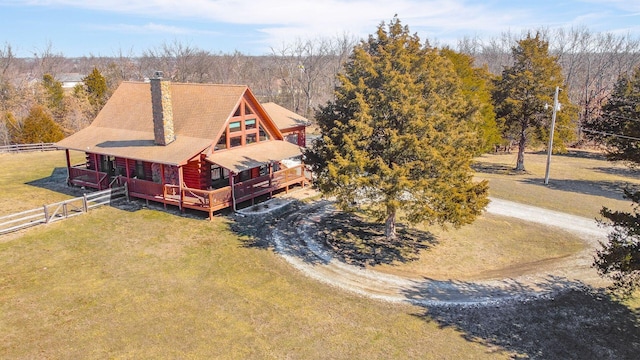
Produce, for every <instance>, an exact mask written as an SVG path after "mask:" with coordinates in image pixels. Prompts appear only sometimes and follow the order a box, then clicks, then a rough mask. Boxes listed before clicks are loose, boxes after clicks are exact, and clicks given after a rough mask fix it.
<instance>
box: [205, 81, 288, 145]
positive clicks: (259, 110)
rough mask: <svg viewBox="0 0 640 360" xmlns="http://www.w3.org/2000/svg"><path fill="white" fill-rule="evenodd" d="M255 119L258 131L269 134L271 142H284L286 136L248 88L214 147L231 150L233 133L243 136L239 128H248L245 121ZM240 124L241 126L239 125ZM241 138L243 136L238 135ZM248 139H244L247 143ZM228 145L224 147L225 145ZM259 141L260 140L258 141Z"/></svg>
mask: <svg viewBox="0 0 640 360" xmlns="http://www.w3.org/2000/svg"><path fill="white" fill-rule="evenodd" d="M251 119H255V120H256V123H255V126H256V127H255V128H254V129H256V131H258V130H264V131H265V132H266V133H267V134H268V138H269V140H283V139H284V136H283V135H282V133H281V132H280V130H279V129H278V127H277V126H276V124H275V122H274V121H273V119H271V117H270V116H269V114H268V113H267V112H266V111H265V109H264V108H263V107H262V105H260V103H259V102H258V100H257V99H256V97H255V96H254V95H253V93H252V92H251V90H250V89H249V88H246V90H245V91H244V94H243V95H242V96H241V97H240V98H239V99H238V101H237V103H236V106H235V107H234V108H233V109H232V110H231V112H230V113H229V116H228V118H227V120H226V121H225V123H224V125H223V126H222V127H220V129H219V130H218V134H217V136H216V140H215V141H214V145H215V144H218V145H215V146H216V147H219V148H220V149H225V148H231V147H233V146H232V145H231V138H235V137H237V136H234V135H233V133H234V132H235V130H237V131H238V133H239V134H241V133H242V132H241V130H238V126H241V127H242V128H243V129H244V127H243V126H248V125H247V124H244V122H245V121H247V120H251ZM238 123H240V125H238ZM238 136H241V135H238ZM245 140H247V139H243V141H245ZM225 141H226V144H227V145H223V144H225ZM258 141H259V140H258Z"/></svg>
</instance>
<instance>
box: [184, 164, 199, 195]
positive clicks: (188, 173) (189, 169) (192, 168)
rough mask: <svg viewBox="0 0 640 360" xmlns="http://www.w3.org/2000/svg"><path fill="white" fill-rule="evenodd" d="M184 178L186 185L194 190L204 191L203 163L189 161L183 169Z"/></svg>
mask: <svg viewBox="0 0 640 360" xmlns="http://www.w3.org/2000/svg"><path fill="white" fill-rule="evenodd" d="M182 178H183V181H184V183H185V185H186V186H187V187H189V188H193V189H202V188H203V184H202V163H201V162H200V161H197V160H196V161H189V162H188V163H187V164H186V165H184V166H183V167H182Z"/></svg>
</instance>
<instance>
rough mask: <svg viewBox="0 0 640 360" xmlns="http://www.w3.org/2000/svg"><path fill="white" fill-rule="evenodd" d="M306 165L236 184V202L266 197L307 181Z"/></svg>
mask: <svg viewBox="0 0 640 360" xmlns="http://www.w3.org/2000/svg"><path fill="white" fill-rule="evenodd" d="M305 179H306V178H305V177H304V165H298V166H295V167H292V168H288V169H283V170H279V171H276V172H274V173H273V174H272V175H271V176H269V175H265V176H261V177H258V178H254V179H251V180H247V181H243V182H239V183H237V184H235V187H234V189H233V191H234V196H235V200H236V202H243V201H246V200H250V199H252V198H254V197H257V196H260V195H264V194H267V193H270V192H273V191H276V190H279V189H281V188H283V187H287V186H289V185H292V184H295V183H299V182H302V181H305Z"/></svg>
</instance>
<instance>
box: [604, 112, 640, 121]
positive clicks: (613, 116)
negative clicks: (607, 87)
mask: <svg viewBox="0 0 640 360" xmlns="http://www.w3.org/2000/svg"><path fill="white" fill-rule="evenodd" d="M605 116H606V117H612V118H616V119H622V120H629V121H637V122H640V119H633V118H630V117H626V116H622V115H613V114H611V113H602V114H600V115H599V116H598V117H600V118H602V117H605Z"/></svg>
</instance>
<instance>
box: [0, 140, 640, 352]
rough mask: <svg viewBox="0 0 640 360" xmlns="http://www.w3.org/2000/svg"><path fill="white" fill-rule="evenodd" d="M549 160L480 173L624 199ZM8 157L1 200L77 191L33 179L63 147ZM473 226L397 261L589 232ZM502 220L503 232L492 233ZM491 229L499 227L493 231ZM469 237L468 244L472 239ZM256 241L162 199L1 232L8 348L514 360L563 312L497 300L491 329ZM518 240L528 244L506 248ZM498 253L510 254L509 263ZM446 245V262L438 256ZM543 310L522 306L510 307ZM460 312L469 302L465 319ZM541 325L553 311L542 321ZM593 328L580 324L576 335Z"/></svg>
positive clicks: (0, 346) (468, 262)
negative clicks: (337, 277)
mask: <svg viewBox="0 0 640 360" xmlns="http://www.w3.org/2000/svg"><path fill="white" fill-rule="evenodd" d="M532 158H533V159H534V160H532ZM535 158H536V155H532V156H528V157H527V165H529V168H530V171H531V174H528V175H517V176H514V175H503V174H496V173H484V172H481V173H479V174H478V176H479V177H485V178H489V180H490V182H491V186H492V190H491V191H492V195H493V196H499V197H505V198H507V199H512V200H516V199H517V196H516V194H517V195H518V196H525V195H527V194H528V195H529V197H526V196H525V201H526V202H527V203H530V204H534V205H540V206H543V205H544V206H545V207H550V208H553V209H557V210H562V209H564V208H572V209H573V210H572V211H570V212H572V213H578V214H585V216H589V214H593V213H594V211H595V212H596V213H597V210H598V209H599V207H600V206H601V205H602V204H598V203H597V202H598V200H603V199H607V200H612V201H613V202H612V203H613V204H619V205H623V203H624V202H622V201H621V200H617V199H613V198H611V195H606V194H608V193H605V195H602V194H600V195H594V194H588V193H586V191H585V190H580V191H577V190H575V189H574V190H568V189H565V188H562V189H561V188H558V189H548V188H547V187H544V186H541V185H539V184H537V183H535V181H537V180H536V179H539V177H540V176H539V173H538V170H536V166H534V165H533V164H534V163H535V162H536V161H535ZM508 159H509V158H508V155H505V156H502V155H495V156H494V155H492V156H487V157H482V158H481V159H480V161H481V162H483V163H487V164H489V165H491V164H498V165H500V164H503V162H504V161H506V160H508ZM0 161H1V162H2V164H3V165H4V166H3V167H4V172H3V174H0V188H3V190H4V189H7V187H8V188H9V189H10V190H11V191H9V192H7V194H8V195H7V196H8V198H7V197H5V198H2V200H0V201H2V203H0V209H2V210H1V211H6V208H5V207H6V206H11V207H12V208H14V207H15V205H14V204H15V203H17V202H19V204H20V206H24V207H26V208H31V207H33V206H39V205H41V204H40V203H46V202H50V201H55V199H62V198H65V197H66V195H63V194H58V193H56V192H52V191H50V190H47V189H46V188H43V187H39V186H34V185H29V184H28V183H33V182H34V181H36V183H37V181H38V180H41V179H42V178H45V177H47V176H49V174H51V172H52V169H53V168H54V167H58V166H64V155H63V153H61V152H57V153H55V152H54V153H40V154H24V155H1V154H0ZM560 161H561V160H558V162H557V164H561V162H560ZM586 163H587V165H586V167H585V165H584V164H585V162H583V161H582V160H580V161H578V165H579V164H582V165H579V166H583V167H585V170H584V171H586V172H589V171H588V168H589V167H591V168H593V167H603V168H606V167H607V165H608V164H607V163H605V162H595V163H591V162H590V160H589V159H586ZM24 164H31V165H30V166H23V165H24ZM554 164H556V162H554ZM589 164H591V165H589ZM507 165H508V161H507ZM578 165H576V166H578ZM581 171H582V170H581ZM591 171H592V172H593V171H595V172H597V173H598V174H591V175H590V176H595V177H596V178H594V179H586V181H589V182H594V181H598V182H600V181H602V182H610V181H618V180H610V176H614V177H616V179H617V177H618V176H621V177H622V178H624V179H626V178H627V176H626V175H625V173H624V171H622V172H621V173H616V172H617V171H618V170H616V171H614V173H610V172H609V173H608V172H607V170H606V169H605V170H604V171H602V172H600V171H597V170H593V169H591ZM571 173H573V174H577V173H579V172H578V171H573V170H572V171H567V174H568V175H564V176H566V177H567V178H568V179H571V177H570V176H569V175H570V174H571ZM620 174H622V175H620ZM554 176H555V177H558V178H559V176H561V171H559V170H552V179H554ZM530 177H532V180H531V179H529V178H530ZM600 177H602V178H600ZM528 179H529V180H528ZM581 179H583V178H581ZM552 181H553V180H552ZM509 182H512V183H514V184H513V185H509V184H508V183H509ZM520 189H526V191H519V190H520ZM549 190H553V191H549ZM501 194H502V196H500V195H501ZM543 195H544V196H543ZM557 197H562V198H560V199H558V198H557ZM583 198H584V199H586V200H583ZM567 201H569V202H572V203H574V204H583V203H584V204H585V206H586V204H589V203H591V202H595V203H596V204H591V205H589V207H588V208H584V209H583V208H582V205H580V208H579V209H578V208H577V207H576V206H569V205H567V204H563V202H567ZM473 226H475V228H473V227H467V228H463V229H461V230H460V231H457V232H449V233H438V232H436V230H433V229H430V230H431V231H433V233H434V234H436V236H437V237H438V238H439V243H438V246H437V247H435V248H433V249H432V250H430V252H428V253H427V252H425V253H424V254H423V255H422V256H421V259H423V260H424V261H423V262H422V263H420V262H412V263H411V264H410V265H404V266H405V268H403V269H399V268H393V271H402V272H406V273H420V272H424V271H427V269H428V270H429V271H432V274H436V273H435V272H434V271H435V270H434V269H439V270H438V271H440V274H442V275H443V276H444V275H446V274H449V273H451V274H456V273H458V274H461V275H464V273H465V269H468V268H473V267H475V269H476V270H474V271H475V273H476V274H478V276H480V275H481V274H483V272H487V271H488V272H491V271H493V270H495V269H500V268H505V267H512V266H514V265H515V264H514V263H517V262H527V261H530V260H531V259H533V258H544V257H554V256H562V255H563V254H564V253H566V252H571V251H572V250H571V249H572V246H577V244H575V243H574V242H573V241H572V240H571V239H570V237H569V236H566V234H560V237H561V238H562V239H569V240H567V241H565V242H562V243H558V244H555V245H554V244H552V241H551V240H545V239H546V238H547V237H555V238H556V240H558V239H557V237H558V235H557V233H556V235H552V234H548V233H547V235H544V234H542V235H536V234H537V233H539V232H543V233H544V231H545V229H540V228H530V227H528V226H527V224H524V223H518V222H512V221H508V222H507V221H506V219H501V218H498V217H491V216H486V217H484V218H483V219H482V220H481V221H479V222H477V223H476V224H474V225H473ZM496 229H501V230H500V233H501V234H502V233H504V234H507V233H509V234H516V235H518V237H525V238H527V240H529V239H530V238H531V237H534V236H539V238H540V241H521V240H520V241H518V238H516V237H515V236H511V235H509V236H506V235H505V236H504V237H503V236H501V235H500V234H495V233H496ZM507 230H509V231H507ZM492 232H493V235H492V237H488V236H487V235H486V234H490V233H492ZM482 233H485V235H482ZM471 235H474V236H471ZM483 236H484V237H485V238H486V239H485V240H480V238H481V237H483ZM463 239H466V241H467V242H466V243H462V244H459V242H460V241H463ZM245 240H246V239H244V238H242V237H239V236H238V235H237V234H236V233H233V232H232V231H231V230H230V229H229V220H227V219H225V218H224V217H218V218H216V219H214V220H213V221H206V220H203V217H198V216H196V217H185V216H180V215H178V214H175V213H171V212H164V211H159V210H151V209H139V210H137V211H134V210H131V211H126V210H119V209H115V208H109V207H105V208H100V209H96V210H92V211H91V212H90V213H89V214H87V215H83V216H79V217H75V218H71V219H68V220H64V221H61V222H57V223H53V224H49V225H44V226H40V227H36V228H32V229H29V230H26V231H23V232H21V233H19V234H17V235H16V236H13V237H12V240H10V241H6V242H0V264H2V267H0V329H2V331H1V332H0V358H11V359H20V358H243V359H244V358H259V359H265V358H267V359H268V358H332V359H353V358H367V359H376V358H379V359H388V358H420V359H423V358H434V359H435V358H437V359H462V358H464V359H469V358H473V359H481V358H487V359H489V358H490V359H496V358H508V357H510V355H513V354H512V353H511V352H519V353H520V354H521V355H525V356H526V355H529V356H534V355H536V354H537V353H538V354H545V353H548V352H547V350H548V349H546V348H541V347H540V346H536V344H539V343H540V342H538V340H539V337H543V336H544V334H546V333H547V331H546V329H547V326H554V325H549V324H551V323H549V324H547V323H545V322H544V321H542V320H541V321H537V320H536V319H533V318H531V317H523V318H516V319H515V320H514V319H512V318H509V317H508V316H507V317H504V316H505V314H504V313H503V312H502V311H501V309H499V308H498V307H496V308H495V309H489V310H490V313H491V317H492V318H493V319H497V320H496V321H495V324H487V325H492V326H493V327H490V326H489V327H484V328H482V329H480V328H479V326H480V325H485V324H486V323H485V322H483V315H482V313H483V312H484V311H486V310H482V311H480V310H478V312H475V313H473V312H464V313H463V312H458V311H457V310H456V311H451V310H448V311H447V310H446V309H429V310H426V309H419V308H416V307H413V306H408V305H407V306H400V305H390V304H386V303H382V302H378V301H373V300H369V299H366V298H362V297H359V296H354V295H351V294H349V293H346V292H343V291H339V290H336V289H334V288H331V287H328V286H325V285H323V284H320V283H318V282H316V281H314V280H312V279H309V278H306V277H304V276H302V275H301V274H299V273H298V272H296V271H295V270H294V269H292V268H291V266H289V265H288V263H286V262H285V261H284V260H283V259H281V258H280V257H279V256H277V255H276V254H274V253H273V252H272V251H270V250H265V249H263V248H259V247H248V246H245ZM488 240H492V241H488ZM508 245H510V246H512V247H513V249H511V250H505V249H504V247H507V246H508ZM564 246H568V247H569V248H568V249H565V248H564ZM485 247H486V248H485ZM438 252H439V253H438ZM478 252H482V256H477V253H478ZM492 254H498V256H495V257H494V258H495V259H497V260H496V263H495V264H493V263H492V260H491V256H492ZM438 255H440V256H438ZM446 256H448V257H449V258H448V259H446ZM518 256H519V257H518ZM514 257H515V258H514ZM441 258H445V259H444V260H443V261H444V263H438V261H440V259H441ZM445 263H446V264H445ZM496 264H498V265H496ZM385 266H389V267H391V265H385ZM584 303H587V304H591V303H589V302H584V301H582V302H581V304H584ZM592 303H593V304H599V305H602V304H603V303H604V302H603V301H597V302H596V301H592ZM544 305H545V306H543V308H544V309H543V310H535V309H534V310H535V314H534V315H536V316H537V315H540V316H541V319H542V318H545V319H546V318H549V319H557V321H556V322H552V324H558V323H562V324H565V323H568V321H569V320H571V319H574V318H582V317H588V316H589V315H588V314H586V312H582V313H580V314H579V316H577V317H572V318H571V319H568V318H565V317H561V316H560V317H552V316H555V315H557V314H555V313H553V314H549V313H547V312H546V311H547V310H549V309H551V308H552V305H553V304H551V303H550V304H549V305H547V304H546V303H545V304H544ZM607 306H609V307H611V306H613V305H609V303H607ZM526 309H529V308H526ZM526 309H525V310H526ZM575 309H581V307H577V306H573V305H572V307H571V311H574V310H575ZM529 310H531V309H529ZM534 310H531V311H522V310H519V308H517V307H515V308H514V309H513V314H511V313H510V314H511V315H510V316H513V317H514V318H515V317H516V316H521V315H523V314H525V313H527V314H528V313H533V312H534ZM561 310H562V311H565V310H564V309H561ZM623 310H624V309H623ZM602 311H606V309H604V310H601V311H600V312H602ZM620 312H621V313H622V314H623V315H620V316H623V317H624V318H619V317H616V318H615V319H616V320H615V321H618V320H619V319H622V320H627V321H628V318H629V315H628V314H627V312H624V311H622V310H620ZM568 313H571V312H567V314H568ZM456 314H468V316H467V315H460V316H461V317H462V319H458V318H456V317H455V316H456ZM563 314H564V313H563ZM585 314H586V315H585ZM465 316H466V317H465ZM520 320H522V322H521V325H522V326H521V327H522V328H523V329H525V330H527V331H528V330H529V327H527V326H528V325H530V324H534V330H536V331H534V332H526V331H525V332H516V334H518V336H521V338H518V339H515V338H513V337H512V336H511V335H510V334H513V333H514V332H513V331H512V330H513V329H510V328H506V329H505V328H504V327H503V326H502V325H501V324H511V323H514V322H517V321H520ZM554 321H555V320H554ZM474 324H475V325H474ZM535 324H540V325H539V326H538V328H535ZM572 324H574V323H572ZM600 324H602V322H600V321H598V322H593V323H588V324H587V327H588V328H594V329H595V328H598V329H599V326H600ZM472 325H474V326H472ZM575 325H579V323H577V322H576V323H575ZM576 329H577V328H576ZM576 329H569V330H570V331H568V332H566V333H567V334H573V333H574V332H575V330H576ZM560 330H562V329H560ZM583 331H586V330H583ZM558 332H559V331H555V332H554V334H555V333H558ZM579 339H581V337H579V336H571V337H569V339H568V340H567V341H568V342H571V341H574V342H575V341H579ZM589 339H591V338H589ZM634 341H635V340H634ZM566 343H567V342H563V344H566ZM623 343H627V342H624V341H623ZM496 344H499V346H496ZM519 344H528V345H527V346H521V345H519ZM573 344H574V345H576V344H578V345H579V343H573ZM615 345H616V343H615V342H614V343H613V345H608V346H615ZM605 346H607V345H605ZM502 349H507V350H502ZM523 352H524V353H523Z"/></svg>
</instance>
